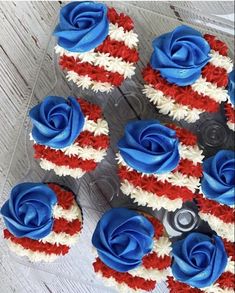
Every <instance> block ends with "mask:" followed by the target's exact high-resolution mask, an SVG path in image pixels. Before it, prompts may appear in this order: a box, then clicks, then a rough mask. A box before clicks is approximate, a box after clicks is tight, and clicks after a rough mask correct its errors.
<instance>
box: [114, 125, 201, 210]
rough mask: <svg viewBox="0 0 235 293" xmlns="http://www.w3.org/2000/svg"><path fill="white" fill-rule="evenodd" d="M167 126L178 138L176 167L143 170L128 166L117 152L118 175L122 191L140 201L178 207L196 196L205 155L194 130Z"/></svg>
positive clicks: (160, 205)
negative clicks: (162, 170)
mask: <svg viewBox="0 0 235 293" xmlns="http://www.w3.org/2000/svg"><path fill="white" fill-rule="evenodd" d="M166 126H167V127H169V128H172V129H174V130H175V131H176V136H177V137H178V139H179V153H180V162H179V165H178V166H177V168H176V169H175V170H173V171H171V172H168V173H165V174H161V175H157V174H144V173H141V172H139V171H136V170H134V169H133V168H131V167H129V166H128V165H127V164H126V163H125V162H124V160H123V158H122V156H121V154H120V153H118V154H117V161H118V175H119V178H120V183H121V190H122V192H123V193H124V194H125V195H127V196H130V197H131V198H132V199H134V201H135V202H136V203H138V205H142V206H148V207H151V208H152V209H153V210H154V209H161V208H165V209H167V210H169V211H175V210H176V209H178V208H181V206H182V204H183V202H185V201H191V200H193V198H194V197H195V196H196V194H195V192H196V190H197V189H198V188H199V186H200V177H201V174H202V165H201V164H202V160H203V158H204V156H203V155H202V151H201V150H200V149H199V147H198V145H197V137H196V136H195V135H194V134H192V133H191V132H190V131H188V130H186V129H183V128H180V127H178V126H176V125H173V124H170V125H166Z"/></svg>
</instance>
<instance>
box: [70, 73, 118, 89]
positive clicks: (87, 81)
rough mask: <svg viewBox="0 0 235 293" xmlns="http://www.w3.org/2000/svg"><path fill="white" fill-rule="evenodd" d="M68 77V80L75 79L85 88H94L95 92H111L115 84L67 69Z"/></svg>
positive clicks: (78, 84)
mask: <svg viewBox="0 0 235 293" xmlns="http://www.w3.org/2000/svg"><path fill="white" fill-rule="evenodd" d="M66 78H67V79H68V81H73V82H74V83H76V84H77V86H78V87H81V88H82V89H83V90H84V89H92V90H93V91H94V92H98V91H100V92H102V93H105V92H106V93H109V92H111V91H112V90H113V88H114V86H113V85H112V84H111V83H109V82H99V81H95V80H92V79H91V78H90V77H89V76H88V75H79V74H77V73H76V72H75V71H72V70H70V71H67V75H66Z"/></svg>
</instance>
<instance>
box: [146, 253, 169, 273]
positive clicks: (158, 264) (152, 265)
mask: <svg viewBox="0 0 235 293" xmlns="http://www.w3.org/2000/svg"><path fill="white" fill-rule="evenodd" d="M170 265H171V257H170V256H169V255H165V256H164V257H159V256H158V255H157V254H156V253H155V252H152V253H150V254H148V255H146V256H144V258H143V266H144V267H145V268H146V269H158V270H164V269H166V268H168V267H169V266H170Z"/></svg>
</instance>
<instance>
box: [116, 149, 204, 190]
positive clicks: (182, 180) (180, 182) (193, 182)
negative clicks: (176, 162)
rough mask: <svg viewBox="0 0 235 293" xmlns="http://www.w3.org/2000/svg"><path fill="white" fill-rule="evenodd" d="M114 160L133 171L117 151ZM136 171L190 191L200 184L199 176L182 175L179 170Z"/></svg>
mask: <svg viewBox="0 0 235 293" xmlns="http://www.w3.org/2000/svg"><path fill="white" fill-rule="evenodd" d="M116 160H117V162H118V164H119V165H122V166H124V167H126V168H127V169H128V170H129V171H133V170H134V169H133V168H131V167H129V166H128V165H127V163H126V162H125V161H124V160H123V158H122V156H121V154H120V153H117V156H116ZM136 172H137V173H139V174H140V173H141V174H142V175H143V176H154V177H156V178H157V179H158V180H160V181H162V182H165V181H167V182H169V183H171V184H173V185H175V186H179V187H182V186H184V187H187V188H188V189H189V190H191V191H192V192H195V191H196V189H198V188H199V186H200V178H197V177H193V176H187V175H184V174H183V173H181V172H178V171H177V172H169V173H166V174H158V175H156V174H146V173H142V172H139V171H136Z"/></svg>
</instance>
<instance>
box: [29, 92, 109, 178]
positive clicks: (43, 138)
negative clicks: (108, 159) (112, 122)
mask: <svg viewBox="0 0 235 293" xmlns="http://www.w3.org/2000/svg"><path fill="white" fill-rule="evenodd" d="M29 116H30V118H31V122H32V125H33V128H32V133H31V135H30V137H31V140H33V142H34V144H33V148H34V157H35V158H36V159H38V160H39V161H40V166H41V167H42V168H43V169H45V170H53V171H54V172H55V173H56V174H57V175H59V176H66V175H69V176H72V177H74V178H80V177H82V176H83V175H84V174H85V173H87V172H90V171H93V170H95V168H96V167H97V165H98V163H100V162H101V161H102V160H103V158H104V157H105V156H106V154H107V149H108V147H109V128H108V123H107V122H106V120H105V119H104V118H103V115H102V110H101V108H100V107H99V106H97V105H94V104H91V103H89V102H87V101H85V100H83V99H76V98H74V97H68V99H67V100H66V99H64V98H62V97H58V96H48V97H46V98H45V99H44V100H43V101H42V102H41V103H40V104H38V105H36V106H35V107H33V108H32V109H31V110H30V112H29Z"/></svg>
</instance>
